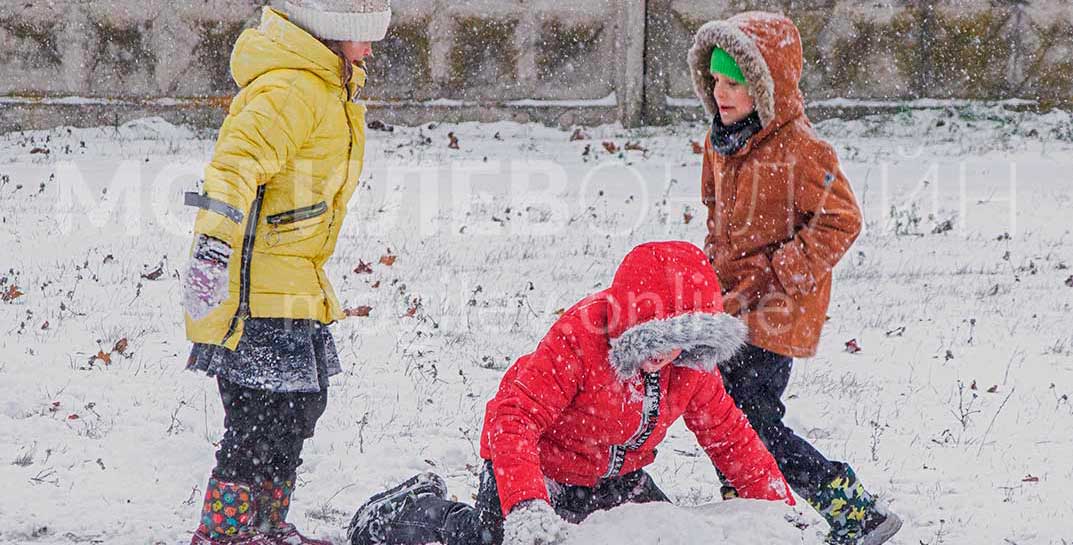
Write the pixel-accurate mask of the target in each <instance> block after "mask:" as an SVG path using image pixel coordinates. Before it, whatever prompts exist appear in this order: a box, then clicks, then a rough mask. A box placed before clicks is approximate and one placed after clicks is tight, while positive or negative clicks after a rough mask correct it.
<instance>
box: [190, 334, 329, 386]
mask: <svg viewBox="0 0 1073 545" xmlns="http://www.w3.org/2000/svg"><path fill="white" fill-rule="evenodd" d="M186 368H187V369H190V370H192V371H203V372H205V373H206V374H208V375H209V376H214V377H220V378H223V379H225V380H227V381H228V382H232V383H235V384H238V385H240V386H245V387H246V388H253V389H257V390H267V391H270V392H320V391H322V390H324V389H325V388H327V387H328V377H331V376H333V375H337V374H339V373H341V372H342V371H343V369H342V367H341V366H340V364H339V353H338V352H337V351H336V349H335V340H334V339H333V338H332V334H331V333H330V332H329V331H328V326H326V325H324V324H322V323H320V322H318V321H315V320H292V319H289V318H251V319H248V320H246V322H245V331H244V332H243V334H242V339H240V340H239V343H238V346H237V347H236V348H235V350H233V351H232V350H229V349H227V348H225V347H223V346H216V345H211V344H200V343H197V344H194V346H193V348H192V349H191V351H190V359H189V360H188V361H187V364H186Z"/></svg>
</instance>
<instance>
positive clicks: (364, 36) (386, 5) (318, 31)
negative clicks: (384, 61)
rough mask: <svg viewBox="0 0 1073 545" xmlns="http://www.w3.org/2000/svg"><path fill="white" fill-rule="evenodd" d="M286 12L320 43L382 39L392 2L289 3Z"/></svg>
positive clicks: (304, 0)
mask: <svg viewBox="0 0 1073 545" xmlns="http://www.w3.org/2000/svg"><path fill="white" fill-rule="evenodd" d="M283 11H284V12H286V13H287V16H288V17H290V20H291V22H292V23H294V24H296V25H298V26H300V27H302V28H303V29H304V30H305V31H306V32H309V33H310V34H312V35H314V36H316V37H317V38H320V39H321V40H342V41H351V42H375V41H377V40H383V39H384V36H385V35H387V27H388V23H390V22H391V0H286V1H285V2H284V4H283Z"/></svg>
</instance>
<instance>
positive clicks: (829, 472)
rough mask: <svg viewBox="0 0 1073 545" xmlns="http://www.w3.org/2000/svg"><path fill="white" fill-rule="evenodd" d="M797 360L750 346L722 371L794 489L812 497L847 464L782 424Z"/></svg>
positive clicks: (722, 366) (729, 361)
mask: <svg viewBox="0 0 1073 545" xmlns="http://www.w3.org/2000/svg"><path fill="white" fill-rule="evenodd" d="M793 361H794V360H793V358H789V357H786V356H782V355H780V354H776V353H774V352H768V351H767V350H764V349H763V348H758V347H756V346H752V345H746V346H745V348H743V349H742V350H741V352H739V353H738V354H737V355H736V356H734V357H733V358H731V359H730V360H728V361H727V362H724V363H722V364H720V366H719V371H720V373H721V374H722V375H723V384H724V385H725V386H726V390H727V393H728V394H730V397H732V398H734V403H735V404H736V405H737V406H738V408H739V409H741V411H742V412H743V413H745V416H746V417H747V418H748V419H749V424H751V425H752V427H753V429H755V430H756V432H757V434H758V435H760V440H761V441H763V442H764V444H765V445H767V448H768V450H769V451H771V454H772V456H774V457H775V462H776V463H778V465H779V469H780V470H781V471H782V474H783V475H784V476H785V477H786V481H787V482H788V483H789V484H790V488H793V489H794V492H797V493H798V494H799V495H801V496H803V497H805V498H813V497H815V496H816V494H817V493H818V492H819V490H820V489H821V488H822V487H823V486H824V485H826V484H828V483H830V482H831V481H832V480H834V479H835V478H836V477H838V476H841V475H842V474H844V472H845V467H844V464H842V463H841V462H832V461H830V460H828V459H827V458H825V457H824V456H823V455H822V454H820V453H819V451H817V450H816V449H815V448H814V447H813V446H812V445H810V444H809V443H808V441H805V440H804V439H802V438H801V437H800V436H798V435H797V434H796V433H794V430H792V429H790V428H789V427H787V426H786V424H784V423H783V422H782V418H783V416H785V415H786V406H785V405H783V404H782V400H781V398H782V394H783V392H784V391H786V385H787V384H788V383H789V381H790V368H791V367H792V366H793ZM720 478H722V475H720ZM724 482H726V481H725V479H724Z"/></svg>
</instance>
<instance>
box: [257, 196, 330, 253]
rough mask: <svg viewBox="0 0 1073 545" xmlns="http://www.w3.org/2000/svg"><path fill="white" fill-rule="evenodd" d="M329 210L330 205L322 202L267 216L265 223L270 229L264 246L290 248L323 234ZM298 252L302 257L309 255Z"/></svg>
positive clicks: (266, 233)
mask: <svg viewBox="0 0 1073 545" xmlns="http://www.w3.org/2000/svg"><path fill="white" fill-rule="evenodd" d="M328 208H329V207H328V203H327V202H324V201H321V202H319V203H317V204H314V205H311V206H304V207H302V208H295V209H294V210H287V211H285V212H280V213H277V214H272V215H270V216H266V217H265V223H266V224H267V225H268V228H267V229H266V232H265V236H264V245H265V246H266V247H268V248H276V247H280V246H287V247H290V246H293V245H294V244H297V243H300V242H303V241H306V240H309V239H311V238H314V237H316V236H317V235H318V234H323V232H324V229H322V226H324V225H325V221H324V218H325V217H327V216H326V214H327V212H328ZM291 251H294V249H292V250H291ZM298 252H299V254H302V255H304V254H306V253H309V251H302V250H300V249H299V250H298Z"/></svg>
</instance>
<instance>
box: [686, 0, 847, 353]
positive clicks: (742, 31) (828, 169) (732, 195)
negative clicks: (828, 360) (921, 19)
mask: <svg viewBox="0 0 1073 545" xmlns="http://www.w3.org/2000/svg"><path fill="white" fill-rule="evenodd" d="M716 46H718V47H721V48H723V49H724V50H726V51H727V52H728V53H730V55H731V56H733V57H734V59H735V60H736V61H738V65H739V66H740V67H741V69H742V72H743V73H744V74H745V77H746V80H747V82H748V84H749V90H750V94H751V95H752V96H753V98H754V100H755V103H756V110H757V112H758V113H759V114H760V120H761V123H762V125H763V128H762V129H761V131H760V132H759V133H757V134H756V135H754V136H753V137H752V138H751V139H750V140H749V142H748V143H747V144H746V145H745V147H744V148H742V149H741V150H739V151H738V152H736V153H734V154H733V155H731V156H728V157H724V156H722V155H720V154H718V153H717V152H716V151H715V150H713V149H712V146H711V138H710V135H709V138H706V139H705V142H706V145H705V151H704V168H703V174H702V178H701V195H702V198H703V202H704V205H705V206H706V207H707V209H708V223H707V225H708V236H707V237H706V238H705V251H706V252H707V253H708V256H709V258H710V259H711V261H712V263H713V265H714V266H715V271H716V274H717V275H718V276H719V282H720V284H721V285H722V287H723V290H724V306H725V308H726V311H727V312H728V313H730V314H734V315H737V316H740V317H741V318H743V319H744V320H745V322H746V323H747V324H748V326H749V333H750V341H749V342H750V343H751V344H754V345H756V346H759V347H760V348H764V349H766V350H770V351H772V352H776V353H779V354H783V355H786V356H792V357H810V356H813V355H815V353H816V346H817V344H818V343H819V338H820V331H821V329H822V328H823V324H824V322H825V321H826V318H827V307H828V304H829V302H830V297H831V270H832V269H833V268H834V266H835V264H836V263H838V260H839V259H841V258H842V256H843V255H844V254H845V253H846V251H847V250H848V249H849V247H850V245H851V244H853V241H854V240H855V239H856V238H857V235H858V233H859V232H860V228H861V212H860V208H859V207H858V205H857V201H856V198H855V197H854V195H853V190H852V189H851V188H850V185H849V182H848V181H847V179H846V177H845V175H844V174H843V172H842V170H841V168H840V167H839V163H838V157H837V155H836V154H835V151H834V149H833V148H832V147H831V146H830V145H828V144H827V143H826V142H824V141H823V140H821V139H820V137H819V136H818V135H816V133H815V132H814V131H813V129H812V125H811V123H810V122H809V120H808V118H807V117H806V116H805V113H804V98H803V96H802V94H801V91H800V89H799V88H798V82H799V81H800V79H801V70H802V51H801V37H800V34H799V33H798V31H797V27H795V26H794V24H793V22H791V21H790V20H789V19H787V18H785V17H782V16H779V15H773V14H769V13H760V12H750V13H742V14H740V15H736V16H734V17H732V18H730V19H727V20H725V21H713V22H710V23H707V24H705V25H704V26H703V27H701V28H700V30H698V31H697V35H696V38H695V41H694V44H693V47H692V49H691V50H690V52H689V65H690V71H691V73H692V76H693V82H694V88H695V91H696V93H697V96H698V97H699V98H700V99H701V101H702V102H703V103H704V105H705V107H706V109H707V110H708V113H709V114H712V115H716V112H718V108H717V107H716V104H715V99H714V98H713V97H712V85H713V80H712V77H711V74H710V73H709V66H708V63H709V58H710V57H711V52H712V49H713V48H714V47H716Z"/></svg>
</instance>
